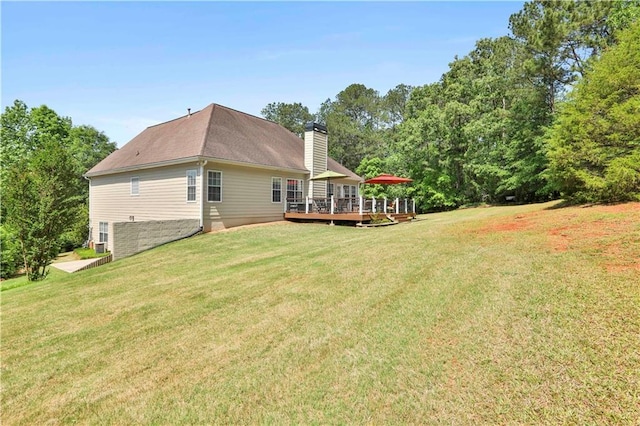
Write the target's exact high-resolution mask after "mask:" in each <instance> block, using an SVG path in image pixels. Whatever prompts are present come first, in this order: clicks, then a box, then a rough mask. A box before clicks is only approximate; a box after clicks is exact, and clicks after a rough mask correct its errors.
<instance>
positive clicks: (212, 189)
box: [207, 170, 222, 202]
mask: <svg viewBox="0 0 640 426" xmlns="http://www.w3.org/2000/svg"><path fill="white" fill-rule="evenodd" d="M207 201H216V202H220V201H222V172H217V171H214V170H209V172H208V179H207Z"/></svg>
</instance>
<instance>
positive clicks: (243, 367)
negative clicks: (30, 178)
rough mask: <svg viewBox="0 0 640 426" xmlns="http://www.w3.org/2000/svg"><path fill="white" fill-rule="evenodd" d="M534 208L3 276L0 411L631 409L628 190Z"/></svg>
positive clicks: (380, 414) (475, 417)
mask: <svg viewBox="0 0 640 426" xmlns="http://www.w3.org/2000/svg"><path fill="white" fill-rule="evenodd" d="M550 206H551V205H550V204H546V205H534V206H509V207H500V208H493V207H492V208H480V209H467V210H461V211H456V212H448V213H439V214H433V215H425V216H421V217H420V219H421V220H419V221H418V222H416V223H411V224H402V225H397V226H391V227H382V228H371V229H356V228H349V227H339V226H335V227H331V226H326V225H315V224H284V225H273V226H266V227H256V228H246V229H241V230H237V231H234V232H224V233H217V234H208V235H201V236H197V237H194V238H190V239H188V240H184V241H180V242H177V243H173V244H169V245H166V246H162V247H159V248H157V249H154V250H150V251H148V252H144V253H141V254H140V255H137V256H134V257H131V258H128V259H123V260H121V261H117V262H113V263H111V264H108V265H106V266H103V267H100V268H95V269H92V270H88V271H84V272H80V273H76V274H71V275H56V276H52V277H51V278H50V279H47V280H46V281H44V282H42V283H36V284H32V285H29V286H23V287H20V288H15V289H12V290H10V291H6V292H3V293H2V301H1V302H2V336H1V337H2V342H1V343H2V418H1V420H2V423H3V424H44V423H51V424H58V423H65V424H66V423H76V422H78V423H90V424H91V423H100V424H138V423H151V424H185V423H187V424H205V423H222V424H227V423H234V424H255V423H271V424H301V423H302V424H309V423H311V424H363V423H367V424H370V423H373V424H398V423H410V424H478V423H485V424H486V423H490V424H495V423H499V424H523V423H528V424H531V423H543V424H563V423H569V424H638V422H639V421H640V405H639V404H638V401H639V399H640V391H639V389H640V351H638V341H639V340H638V339H639V338H640V286H639V284H640V265H638V260H637V259H638V258H639V257H640V225H638V224H639V223H640V204H634V205H626V206H631V207H628V208H627V207H625V208H626V210H625V211H623V212H619V211H613V210H608V208H589V209H587V208H580V207H572V208H566V209H556V210H542V209H543V208H544V207H550ZM623 207H624V206H623ZM602 230H604V231H606V232H604V231H603V232H599V231H602ZM596 231H598V232H596ZM616 253H617V255H616ZM616 256H618V257H619V258H618V257H616ZM629 256H631V259H635V263H634V262H633V261H631V262H629V261H628V259H629ZM634 256H635V257H634Z"/></svg>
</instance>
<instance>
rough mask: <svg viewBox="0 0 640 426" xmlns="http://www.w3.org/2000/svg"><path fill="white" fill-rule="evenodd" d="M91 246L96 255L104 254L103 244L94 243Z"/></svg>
mask: <svg viewBox="0 0 640 426" xmlns="http://www.w3.org/2000/svg"><path fill="white" fill-rule="evenodd" d="M93 246H94V248H95V250H96V253H98V254H102V253H104V243H94V245H93Z"/></svg>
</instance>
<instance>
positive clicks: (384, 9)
mask: <svg viewBox="0 0 640 426" xmlns="http://www.w3.org/2000/svg"><path fill="white" fill-rule="evenodd" d="M522 5H523V2H479V1H478V2H402V3H382V2H353V3H345V2H319V3H318V2H257V3H254V2H237V3H231V2H189V3H187V2H44V3H40V2H5V1H3V2H2V4H1V5H0V7H1V10H0V13H1V16H2V22H1V23H2V110H3V111H4V108H5V107H6V106H8V105H11V104H12V103H13V101H14V100H15V99H21V100H23V101H24V102H25V103H26V104H27V105H28V106H30V107H35V106H39V105H42V104H45V105H47V106H49V107H50V108H52V109H54V110H55V111H56V112H57V113H58V114H60V115H64V116H69V117H71V118H72V119H73V122H74V124H90V125H92V126H94V127H96V128H97V129H99V130H101V131H104V132H105V133H106V134H107V136H109V138H110V139H111V140H114V141H116V142H118V144H119V145H120V146H122V145H124V143H126V142H128V141H129V140H130V139H131V138H133V137H134V136H135V135H136V134H138V133H140V132H141V131H142V130H144V128H145V127H147V126H149V125H152V124H156V123H159V122H163V121H167V120H171V119H173V118H176V117H179V116H181V115H184V114H185V113H186V109H187V108H191V109H192V111H197V110H200V109H202V108H204V107H206V106H207V105H209V104H210V103H218V104H222V105H225V106H228V107H231V108H235V109H238V110H240V111H244V112H247V113H250V114H254V115H260V110H261V109H262V108H263V107H264V106H266V105H267V104H268V103H270V102H301V103H302V104H303V105H306V106H307V107H309V110H310V111H311V112H312V113H314V112H316V111H317V109H318V107H319V106H320V104H321V103H322V102H323V101H324V100H326V99H327V98H332V99H333V98H334V97H335V96H336V95H337V94H338V93H339V92H340V91H341V90H343V89H345V88H346V87H347V86H348V85H350V84H352V83H361V84H364V85H366V86H367V87H370V88H373V89H375V90H377V91H379V92H380V94H384V93H386V92H387V91H388V90H389V89H391V88H393V87H395V86H396V85H398V84H400V83H404V84H410V85H414V86H418V85H423V84H428V83H432V82H434V81H437V80H438V79H439V78H440V76H441V75H442V73H444V72H446V71H447V69H448V64H449V62H451V61H452V60H453V59H454V56H455V55H458V56H464V55H465V54H467V53H468V52H469V51H470V50H472V49H473V47H474V44H475V41H476V40H478V39H480V38H483V37H499V36H502V35H506V34H508V19H509V16H510V15H511V14H512V13H515V12H517V11H518V10H520V9H521V7H522Z"/></svg>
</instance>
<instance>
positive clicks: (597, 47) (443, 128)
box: [262, 0, 640, 211]
mask: <svg viewBox="0 0 640 426" xmlns="http://www.w3.org/2000/svg"><path fill="white" fill-rule="evenodd" d="M639 11H640V2H638V1H637V0H634V1H617V2H601V1H580V2H566V1H543V0H535V1H530V2H527V3H525V4H524V6H523V8H522V10H520V11H519V12H517V13H515V14H513V15H512V16H511V17H510V19H509V23H508V27H509V30H510V34H508V35H505V36H503V37H498V38H485V39H481V40H478V41H477V42H476V45H475V48H474V49H473V50H472V51H471V52H469V53H468V54H467V55H465V56H463V57H461V58H459V57H455V58H454V59H453V61H452V62H451V63H450V64H449V70H448V71H447V72H446V73H445V74H444V75H442V77H441V79H440V80H439V81H437V82H435V83H431V84H426V85H424V86H418V87H410V86H407V85H404V84H399V85H397V86H396V87H395V88H393V89H391V90H390V91H389V92H387V93H386V94H385V95H380V94H379V93H378V92H377V91H376V90H374V89H371V88H368V87H366V86H364V85H362V84H352V85H350V86H348V87H347V88H346V89H344V90H343V91H341V92H340V93H338V95H336V97H335V99H327V100H326V101H325V102H324V103H323V104H322V105H321V106H320V108H319V110H318V111H317V112H316V113H315V114H311V113H310V112H309V110H308V108H307V107H305V106H303V105H302V104H300V103H293V104H286V103H282V102H274V103H271V104H269V105H267V106H266V107H265V108H264V109H263V110H262V115H263V116H264V117H265V118H267V119H269V120H272V121H276V122H278V123H280V124H282V125H283V126H285V127H287V128H288V129H289V130H291V131H292V132H294V133H296V134H300V133H301V132H302V130H301V129H302V126H303V124H304V122H305V121H308V120H316V121H319V122H322V123H325V124H326V125H327V129H328V132H329V154H330V156H332V157H333V158H335V159H336V160H338V161H339V162H341V163H342V164H343V165H345V166H346V167H348V168H350V169H352V170H355V171H356V172H358V173H359V174H360V175H363V176H364V177H371V176H372V175H375V174H377V173H380V172H383V171H384V172H391V173H396V174H401V175H404V176H408V177H411V178H412V179H413V180H414V184H413V185H412V186H410V187H406V188H397V187H389V188H383V187H371V188H370V187H369V186H366V188H365V193H366V195H371V194H374V195H380V194H386V195H390V196H396V195H398V193H399V192H403V194H402V195H408V196H413V197H415V198H416V200H417V204H418V206H419V208H420V209H421V210H422V211H434V210H444V209H451V208H456V207H459V206H462V205H466V204H473V203H482V202H492V203H495V202H502V201H504V200H505V199H506V197H509V198H510V199H511V198H513V197H515V199H516V200H517V201H519V202H535V201H543V200H548V199H552V198H559V197H565V198H567V199H569V200H572V201H576V202H611V201H624V200H636V199H638V197H639V196H640V161H639V156H640V154H639V149H640V147H639V145H640V141H639V138H640V130H639V127H640V118H639V117H640V110H639V109H638V108H639V102H640V93H638V87H639V85H640V78H639V76H638V70H640V61H639V60H638V52H640V43H639V41H638V31H640V29H639V27H638V25H639V24H638V17H639V16H640V12H639Z"/></svg>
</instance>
